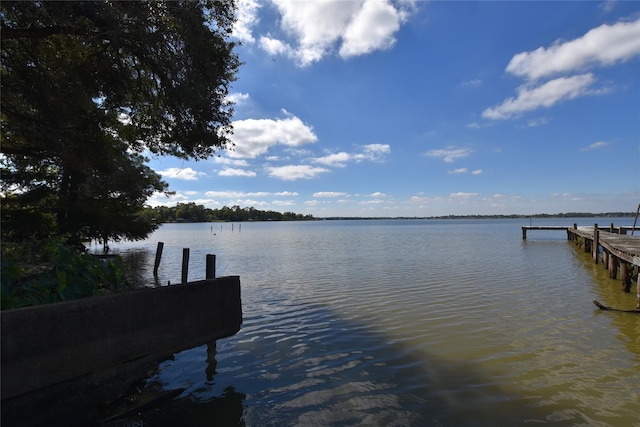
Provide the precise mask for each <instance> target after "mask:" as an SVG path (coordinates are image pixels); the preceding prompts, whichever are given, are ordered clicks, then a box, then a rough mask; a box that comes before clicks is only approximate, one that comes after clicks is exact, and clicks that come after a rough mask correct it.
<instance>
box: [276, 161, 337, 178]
mask: <svg viewBox="0 0 640 427" xmlns="http://www.w3.org/2000/svg"><path fill="white" fill-rule="evenodd" d="M266 169H267V171H268V172H269V176H271V177H274V178H280V179H282V180H285V181H294V180H296V179H310V178H314V177H315V176H316V175H319V174H321V173H324V172H329V169H325V168H319V167H314V166H308V165H287V166H278V167H267V168H266Z"/></svg>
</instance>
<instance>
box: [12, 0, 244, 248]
mask: <svg viewBox="0 0 640 427" xmlns="http://www.w3.org/2000/svg"><path fill="white" fill-rule="evenodd" d="M0 10H1V13H0V19H1V21H2V38H1V41H0V42H1V50H2V53H1V55H2V56H1V57H2V76H1V77H2V78H1V85H2V97H1V99H0V103H1V104H0V107H1V108H0V118H1V126H2V147H1V151H2V156H1V157H0V161H1V162H2V165H1V167H2V190H3V192H4V194H5V201H4V203H3V204H4V205H5V206H7V205H8V207H9V209H8V210H7V211H6V212H7V214H6V215H5V209H4V207H5V206H3V212H2V214H3V227H2V233H3V237H5V236H6V235H10V234H11V232H12V231H16V230H18V229H20V226H19V225H20V224H19V223H20V218H21V215H20V211H21V210H22V211H25V212H27V211H29V212H31V213H32V214H33V215H32V217H33V218H35V217H39V216H41V217H42V218H41V219H42V220H43V221H44V218H45V216H46V218H49V219H51V218H53V219H54V222H55V227H56V230H55V232H56V233H70V234H73V235H80V234H82V235H84V236H85V237H99V238H112V239H119V238H122V237H124V238H142V237H144V236H146V234H148V233H149V232H150V231H151V230H152V229H153V225H152V224H150V223H149V221H146V226H143V225H144V224H143V222H144V221H143V222H140V221H138V219H137V218H136V215H135V212H136V211H137V210H141V208H142V207H143V204H144V201H145V200H146V198H148V196H149V195H150V194H151V193H152V192H153V191H166V190H167V186H166V184H165V183H163V182H162V181H161V180H160V177H159V176H158V175H157V174H155V173H153V171H152V170H151V169H149V168H148V167H147V166H145V165H144V158H143V157H141V156H140V154H141V153H142V152H143V151H144V150H147V151H148V152H149V153H150V154H152V155H174V156H177V157H181V158H194V159H203V158H206V157H208V156H210V155H211V154H213V153H214V152H215V151H216V150H218V149H223V148H227V147H230V146H231V145H232V144H231V142H230V140H229V136H230V134H231V132H232V128H231V116H232V114H233V108H232V107H233V106H232V104H231V103H230V102H229V101H228V100H227V94H228V91H229V86H230V84H231V82H232V81H233V80H234V78H235V73H236V71H237V69H238V67H239V65H240V63H239V61H238V58H237V56H236V55H235V54H234V53H233V49H234V47H235V44H234V43H232V42H229V41H227V38H228V37H229V35H230V33H231V30H232V25H233V22H234V13H235V6H234V4H233V2H231V1H214V0H200V1H138V2H97V1H88V2H75V1H74V2H71V1H69V2H12V1H3V2H2V3H0ZM23 228H24V227H23Z"/></svg>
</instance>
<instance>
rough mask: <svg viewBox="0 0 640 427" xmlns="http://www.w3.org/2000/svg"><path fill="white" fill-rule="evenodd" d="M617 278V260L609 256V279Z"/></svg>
mask: <svg viewBox="0 0 640 427" xmlns="http://www.w3.org/2000/svg"><path fill="white" fill-rule="evenodd" d="M616 277H618V260H616V257H615V256H609V278H610V279H615V278H616Z"/></svg>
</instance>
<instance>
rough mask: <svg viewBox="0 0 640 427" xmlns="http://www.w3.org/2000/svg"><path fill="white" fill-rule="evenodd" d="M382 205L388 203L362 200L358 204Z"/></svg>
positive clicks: (379, 200)
mask: <svg viewBox="0 0 640 427" xmlns="http://www.w3.org/2000/svg"><path fill="white" fill-rule="evenodd" d="M382 203H388V202H386V201H385V200H381V199H373V200H363V201H361V202H358V204H359V205H380V204H382Z"/></svg>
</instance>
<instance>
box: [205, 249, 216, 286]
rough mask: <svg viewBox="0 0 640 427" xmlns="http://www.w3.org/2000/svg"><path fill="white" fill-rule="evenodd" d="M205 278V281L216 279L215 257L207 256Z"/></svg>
mask: <svg viewBox="0 0 640 427" xmlns="http://www.w3.org/2000/svg"><path fill="white" fill-rule="evenodd" d="M206 278H207V280H209V279H215V278H216V256H215V255H212V254H207V268H206Z"/></svg>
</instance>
